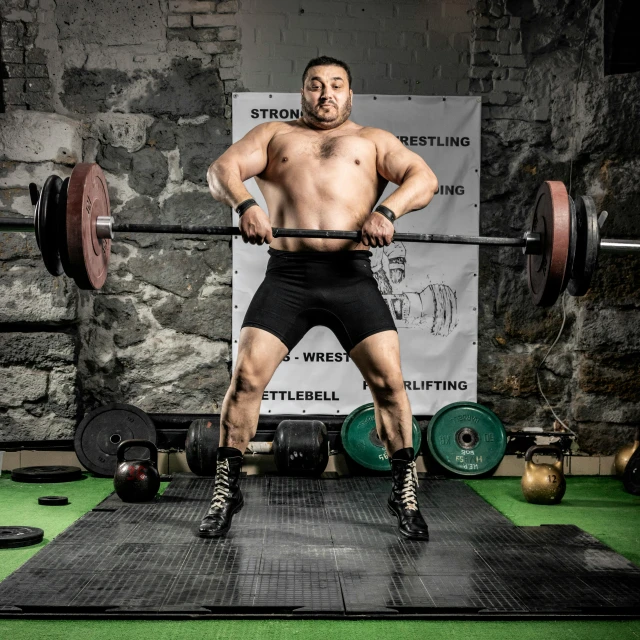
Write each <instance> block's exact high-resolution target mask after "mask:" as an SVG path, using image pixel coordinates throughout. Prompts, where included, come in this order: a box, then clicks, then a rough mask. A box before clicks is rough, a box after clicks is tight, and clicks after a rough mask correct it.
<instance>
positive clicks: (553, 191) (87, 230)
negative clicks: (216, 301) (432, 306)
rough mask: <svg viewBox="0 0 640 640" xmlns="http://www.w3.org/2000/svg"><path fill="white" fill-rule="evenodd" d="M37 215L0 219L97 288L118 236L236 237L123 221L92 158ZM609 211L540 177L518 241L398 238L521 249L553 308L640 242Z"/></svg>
mask: <svg viewBox="0 0 640 640" xmlns="http://www.w3.org/2000/svg"><path fill="white" fill-rule="evenodd" d="M29 192H30V195H31V201H32V204H33V206H34V216H33V220H31V219H30V218H25V217H11V218H0V232H25V231H26V232H29V231H35V235H36V241H37V243H38V247H39V248H40V252H41V254H42V259H43V261H44V264H45V267H46V269H47V270H48V271H49V273H50V274H51V275H53V276H59V275H62V274H63V273H64V274H66V275H67V276H69V277H71V278H73V279H74V280H75V282H76V284H77V285H78V287H79V288H81V289H88V290H97V289H100V288H101V287H102V285H103V284H104V282H105V280H106V277H107V270H108V266H109V258H110V255H111V241H112V240H113V239H114V234H115V233H169V234H177V235H188V234H189V235H214V236H231V235H239V234H240V230H239V229H238V227H228V226H208V225H184V224H162V225H161V224H137V223H127V224H118V223H116V222H115V220H114V218H113V216H112V215H111V208H110V204H109V193H108V189H107V181H106V178H105V176H104V173H103V172H102V169H101V168H100V167H99V166H98V165H97V164H95V163H81V164H78V165H76V166H75V167H74V169H73V171H72V173H71V176H70V177H69V178H66V179H65V180H62V179H61V178H60V177H59V176H57V175H51V176H49V177H48V178H47V180H46V181H45V183H44V185H43V187H42V189H41V190H38V187H37V185H35V184H33V183H31V184H30V185H29ZM606 217H607V212H606V211H603V212H602V213H601V214H600V215H598V213H597V210H596V206H595V203H594V201H593V199H592V198H591V197H590V196H577V198H576V199H575V201H574V200H573V199H572V198H571V197H570V196H569V194H568V193H567V189H566V187H565V185H564V184H563V183H562V182H560V181H552V180H549V181H546V182H543V183H542V185H541V186H540V188H539V189H538V192H537V194H536V197H535V203H534V206H533V216H532V223H531V228H530V229H529V230H528V231H526V232H525V233H524V235H523V236H522V237H520V238H505V237H489V236H464V235H440V234H430V233H396V234H394V236H393V240H394V241H397V242H424V243H436V244H443V243H444V244H465V245H478V246H493V247H513V248H520V249H522V251H523V253H524V254H525V255H526V256H527V281H528V285H529V290H530V292H531V295H532V298H533V302H534V304H536V305H537V306H540V307H550V306H552V305H553V304H554V303H555V301H556V300H557V299H558V297H559V296H560V294H561V293H562V292H563V291H565V289H566V290H568V291H569V293H570V294H571V295H573V296H582V295H584V294H585V293H586V292H587V291H588V290H589V287H590V285H591V279H592V277H593V274H594V272H595V269H596V265H597V260H598V254H599V253H600V252H601V251H607V252H635V251H640V240H612V239H604V238H601V237H600V228H601V227H602V225H603V223H604V221H605V220H606ZM273 237H274V238H330V239H340V240H354V241H360V239H361V233H360V231H334V230H324V229H284V228H277V227H276V228H274V229H273Z"/></svg>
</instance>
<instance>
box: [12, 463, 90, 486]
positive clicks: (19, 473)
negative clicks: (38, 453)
mask: <svg viewBox="0 0 640 640" xmlns="http://www.w3.org/2000/svg"><path fill="white" fill-rule="evenodd" d="M11 479H12V480H15V481H16V482H39V483H43V482H73V481H74V480H80V479H82V469H81V468H80V467H67V466H62V465H50V466H39V467H21V468H20V469H14V470H13V471H12V472H11Z"/></svg>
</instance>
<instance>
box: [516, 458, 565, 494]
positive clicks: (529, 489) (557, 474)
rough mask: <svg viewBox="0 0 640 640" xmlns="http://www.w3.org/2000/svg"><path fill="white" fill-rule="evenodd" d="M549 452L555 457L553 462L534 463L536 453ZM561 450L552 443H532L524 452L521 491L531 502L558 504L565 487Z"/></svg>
mask: <svg viewBox="0 0 640 640" xmlns="http://www.w3.org/2000/svg"><path fill="white" fill-rule="evenodd" d="M543 452H544V453H550V454H552V455H554V456H555V457H556V458H557V461H556V462H554V463H553V464H548V463H544V462H542V463H536V462H534V461H533V456H534V455H535V454H536V453H543ZM562 459H563V456H562V451H561V450H560V449H559V448H558V447H555V446H553V445H534V446H533V447H529V449H528V450H527V453H525V456H524V461H525V468H524V475H523V476H522V493H523V494H524V497H525V499H526V500H527V502H531V503H533V504H558V503H559V502H560V501H561V500H562V497H563V496H564V492H565V491H566V489H567V483H566V481H565V479H564V471H563V469H562Z"/></svg>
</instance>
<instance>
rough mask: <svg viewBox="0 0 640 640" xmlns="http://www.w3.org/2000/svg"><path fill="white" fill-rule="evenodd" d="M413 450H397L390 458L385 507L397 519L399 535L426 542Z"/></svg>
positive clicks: (427, 534) (425, 529)
mask: <svg viewBox="0 0 640 640" xmlns="http://www.w3.org/2000/svg"><path fill="white" fill-rule="evenodd" d="M413 458H414V454H413V449H412V448H411V447H409V448H406V449H399V450H398V451H396V452H395V453H394V454H393V457H392V458H391V481H392V486H391V495H390V496H389V501H388V502H387V505H388V506H389V511H391V513H393V514H394V515H395V516H397V518H398V529H399V531H400V533H401V534H402V535H403V536H404V537H405V538H409V539H411V540H428V539H429V529H428V527H427V523H426V522H425V521H424V518H423V517H422V514H421V513H420V510H419V508H418V497H417V495H416V488H417V487H418V472H417V471H416V463H415V462H414V459H413Z"/></svg>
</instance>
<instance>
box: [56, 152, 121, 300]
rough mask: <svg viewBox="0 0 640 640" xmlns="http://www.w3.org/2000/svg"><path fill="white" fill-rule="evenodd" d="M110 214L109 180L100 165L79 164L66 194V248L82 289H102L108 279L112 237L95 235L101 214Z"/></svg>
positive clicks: (71, 266)
mask: <svg viewBox="0 0 640 640" xmlns="http://www.w3.org/2000/svg"><path fill="white" fill-rule="evenodd" d="M109 215H111V209H110V206H109V193H108V191H107V181H106V179H105V177H104V174H103V173H102V169H101V168H100V167H99V166H98V165H97V164H90V163H81V164H77V165H76V166H75V167H74V169H73V172H72V173H71V178H70V180H69V190H68V193H67V220H66V222H67V251H68V256H69V265H70V269H71V272H72V274H73V279H74V280H75V281H76V284H77V285H78V287H80V288H81V289H100V287H102V285H103V284H104V281H105V280H106V279H107V268H108V266H109V257H110V255H111V240H108V239H106V240H105V239H103V240H100V239H99V238H98V236H97V234H96V221H97V219H98V217H99V216H109Z"/></svg>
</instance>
